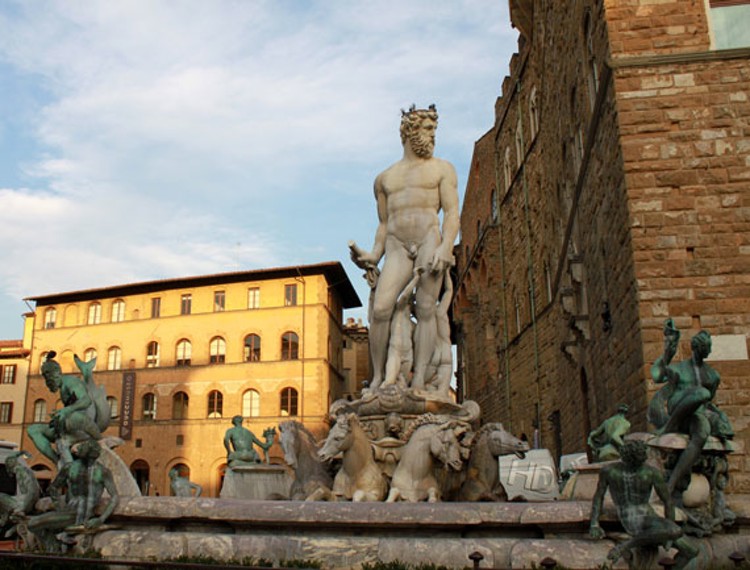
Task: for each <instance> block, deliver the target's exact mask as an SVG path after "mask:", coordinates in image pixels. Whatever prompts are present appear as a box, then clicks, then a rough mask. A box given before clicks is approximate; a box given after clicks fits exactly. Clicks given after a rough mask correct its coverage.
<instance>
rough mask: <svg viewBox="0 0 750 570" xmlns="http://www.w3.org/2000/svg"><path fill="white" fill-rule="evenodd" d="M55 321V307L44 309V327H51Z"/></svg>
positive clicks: (53, 326)
mask: <svg viewBox="0 0 750 570" xmlns="http://www.w3.org/2000/svg"><path fill="white" fill-rule="evenodd" d="M56 322H57V309H55V307H49V308H48V309H47V310H46V311H44V328H45V329H53V328H55V323H56Z"/></svg>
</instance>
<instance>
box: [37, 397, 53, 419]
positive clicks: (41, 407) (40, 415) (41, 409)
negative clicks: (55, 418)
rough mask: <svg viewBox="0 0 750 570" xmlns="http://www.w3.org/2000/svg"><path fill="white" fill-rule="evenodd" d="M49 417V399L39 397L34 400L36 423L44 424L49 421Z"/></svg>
mask: <svg viewBox="0 0 750 570" xmlns="http://www.w3.org/2000/svg"><path fill="white" fill-rule="evenodd" d="M48 421H49V418H48V417H47V400H43V399H41V398H40V399H38V400H37V401H36V402H34V423H35V424H43V423H47V422H48Z"/></svg>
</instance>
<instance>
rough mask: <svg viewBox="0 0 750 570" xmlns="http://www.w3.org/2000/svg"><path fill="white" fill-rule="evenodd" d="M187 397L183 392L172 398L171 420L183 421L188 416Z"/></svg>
mask: <svg viewBox="0 0 750 570" xmlns="http://www.w3.org/2000/svg"><path fill="white" fill-rule="evenodd" d="M188 400H189V398H188V395H187V394H186V393H185V392H177V393H176V394H175V395H174V396H172V419H173V420H184V419H187V415H188Z"/></svg>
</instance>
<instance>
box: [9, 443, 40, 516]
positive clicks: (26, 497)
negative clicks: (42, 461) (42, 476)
mask: <svg viewBox="0 0 750 570" xmlns="http://www.w3.org/2000/svg"><path fill="white" fill-rule="evenodd" d="M22 457H31V456H30V455H29V454H28V453H26V452H25V451H16V452H14V453H11V454H10V455H9V456H8V457H7V458H6V459H5V469H6V471H7V472H8V474H9V475H11V476H12V477H14V478H15V480H16V494H15V495H7V494H5V493H0V528H2V527H4V526H5V525H6V524H7V523H8V520H9V519H10V520H13V518H14V517H17V516H19V515H25V514H29V513H31V511H33V510H34V505H35V504H36V502H37V501H38V500H39V483H38V482H37V479H36V477H35V476H34V472H33V471H32V470H31V469H30V468H29V466H28V465H26V463H25V462H24V461H23V460H22V459H21V458H22Z"/></svg>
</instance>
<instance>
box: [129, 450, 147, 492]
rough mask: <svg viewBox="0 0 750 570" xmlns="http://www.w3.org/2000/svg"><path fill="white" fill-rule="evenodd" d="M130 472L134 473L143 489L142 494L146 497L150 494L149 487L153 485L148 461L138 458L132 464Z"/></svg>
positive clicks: (139, 486)
mask: <svg viewBox="0 0 750 570" xmlns="http://www.w3.org/2000/svg"><path fill="white" fill-rule="evenodd" d="M130 472H131V473H132V474H133V479H135V482H136V484H137V485H138V488H139V489H140V490H141V494H142V495H143V496H144V497H145V496H147V495H148V489H149V487H150V485H151V481H150V479H149V474H150V469H149V466H148V463H146V462H145V461H144V460H143V459H136V460H135V461H133V463H131V464H130Z"/></svg>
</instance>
